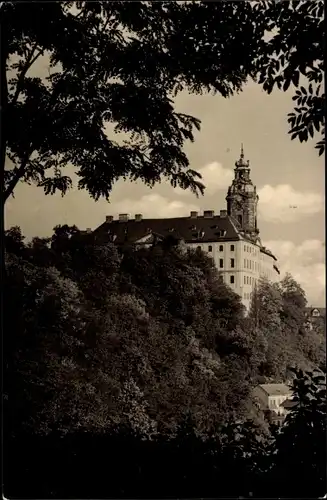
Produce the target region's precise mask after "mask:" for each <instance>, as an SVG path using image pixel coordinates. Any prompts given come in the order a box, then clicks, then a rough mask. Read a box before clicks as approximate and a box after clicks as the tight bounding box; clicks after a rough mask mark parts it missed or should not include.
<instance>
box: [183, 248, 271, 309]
mask: <svg viewBox="0 0 327 500" xmlns="http://www.w3.org/2000/svg"><path fill="white" fill-rule="evenodd" d="M232 245H233V246H234V250H232V249H231V248H232ZM188 246H189V247H191V248H197V247H200V248H201V250H202V251H203V252H205V253H207V254H208V255H209V256H211V257H212V258H213V259H214V262H215V265H216V267H217V269H218V270H219V271H220V272H221V273H222V275H223V278H224V281H225V283H226V284H227V285H229V286H230V287H231V288H232V290H234V291H235V292H236V293H237V294H238V295H240V297H241V298H242V303H243V304H244V305H245V307H246V308H247V309H249V307H250V303H251V294H252V292H253V290H254V288H255V285H256V284H257V283H258V280H259V278H260V277H261V276H265V277H267V278H268V279H269V280H271V281H277V280H278V273H277V272H276V271H275V270H274V268H273V265H274V264H275V260H274V259H273V257H271V256H270V255H267V254H264V253H263V252H260V247H259V246H258V245H254V244H252V243H249V242H247V241H243V240H240V241H228V242H222V243H219V242H212V243H189V244H188ZM210 247H211V249H212V250H211V251H210ZM221 249H222V250H221ZM221 259H222V260H223V267H220V260H221ZM231 259H234V266H235V267H234V268H233V267H232V265H231V264H232V262H231ZM231 276H233V277H234V283H231Z"/></svg>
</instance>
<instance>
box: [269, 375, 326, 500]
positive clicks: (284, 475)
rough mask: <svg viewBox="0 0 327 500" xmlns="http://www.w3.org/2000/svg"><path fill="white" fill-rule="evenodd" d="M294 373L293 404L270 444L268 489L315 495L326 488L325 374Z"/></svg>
mask: <svg viewBox="0 0 327 500" xmlns="http://www.w3.org/2000/svg"><path fill="white" fill-rule="evenodd" d="M294 373H295V379H294V381H293V387H292V389H293V393H294V395H293V400H294V401H295V402H296V405H295V406H294V407H293V408H292V409H291V411H290V413H289V414H288V415H287V417H286V422H285V424H284V426H283V427H282V429H281V431H280V433H279V434H277V438H276V442H275V443H274V446H273V450H272V451H273V453H272V455H271V459H272V469H271V472H270V473H269V475H268V477H269V476H270V478H269V479H270V481H269V482H270V488H269V489H270V493H271V494H272V495H274V494H276V496H280V495H281V496H286V497H294V498H296V497H298V496H306V495H308V496H311V497H315V498H317V497H321V496H323V495H324V494H325V488H326V446H325V438H326V375H325V374H324V373H323V372H321V371H316V372H303V371H301V370H294ZM276 479H277V481H276ZM277 485H278V486H277Z"/></svg>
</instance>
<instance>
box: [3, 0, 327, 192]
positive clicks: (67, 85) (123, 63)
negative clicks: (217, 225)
mask: <svg viewBox="0 0 327 500" xmlns="http://www.w3.org/2000/svg"><path fill="white" fill-rule="evenodd" d="M322 9H323V7H322V2H321V1H317V2H297V3H295V2H281V3H277V4H276V2H234V3H231V2H204V1H202V2H177V1H172V2H52V3H42V2H33V3H28V4H27V3H25V2H20V3H16V2H7V3H3V4H2V5H1V10H0V16H1V72H0V75H1V118H2V127H1V129H2V148H1V168H2V171H4V180H5V182H4V187H5V189H4V200H6V199H8V197H9V196H10V195H12V194H13V192H14V189H15V186H16V185H17V183H18V182H19V181H24V182H33V183H36V184H37V185H39V186H41V187H43V188H44V190H45V193H47V194H52V193H54V192H55V191H57V190H59V191H61V193H62V194H65V192H66V191H67V189H69V187H70V186H71V185H72V179H71V177H70V175H65V174H67V172H65V170H64V167H66V166H67V165H72V166H73V167H74V169H75V171H76V173H77V175H78V177H79V183H78V187H79V188H80V189H87V190H88V192H89V193H90V195H91V196H92V197H93V198H95V199H98V198H99V197H101V196H104V197H105V198H107V199H108V197H109V195H110V192H111V189H112V186H113V184H114V182H116V181H117V180H118V179H119V178H129V179H131V180H136V179H141V180H142V181H143V182H145V183H146V184H147V185H149V186H153V185H154V184H156V183H158V182H160V180H161V179H162V178H163V177H166V178H168V179H169V181H170V182H171V184H172V185H173V186H176V185H178V186H180V187H182V188H184V189H187V188H189V189H191V190H192V191H193V192H195V193H203V189H204V186H203V185H202V183H201V181H200V176H199V174H197V173H196V172H195V171H194V170H192V169H191V168H190V166H189V161H188V159H187V157H186V155H185V153H184V152H183V145H184V143H185V141H188V140H191V141H193V139H194V136H193V133H194V129H199V127H200V122H199V120H198V119H196V118H194V117H192V116H188V115H185V114H182V113H178V112H176V110H175V109H174V101H173V98H174V96H175V95H176V94H177V93H178V92H180V91H182V90H188V91H189V92H194V93H202V92H214V93H219V94H220V95H222V96H223V97H229V96H232V95H233V94H235V92H238V91H240V90H241V89H242V87H243V85H244V84H245V83H246V81H247V79H248V77H253V78H257V77H258V76H259V78H260V79H259V82H261V83H263V85H264V89H265V90H267V91H268V92H270V91H271V89H272V88H273V86H274V83H277V85H278V86H279V88H281V89H282V90H286V89H287V88H288V86H289V85H290V82H291V81H292V82H293V84H294V85H295V86H296V87H299V85H301V87H300V88H299V90H298V91H297V94H296V99H297V101H298V103H297V104H298V107H297V108H295V115H291V116H290V118H289V120H290V123H291V126H292V129H291V132H292V138H293V137H296V136H298V137H299V139H300V140H301V141H303V140H306V139H307V138H308V133H309V134H310V135H311V136H313V134H314V129H316V131H319V130H320V129H321V127H322V126H323V116H322V109H323V106H324V94H323V93H322V90H321V86H320V85H319V84H320V83H321V80H322V71H323V70H322V61H323V58H322V53H323V52H322V51H323V45H322V43H321V42H322V41H323V32H322V21H321V16H322ZM272 30H275V31H276V30H278V34H277V35H276V36H273V37H272V38H271V39H270V41H267V39H266V38H265V37H264V35H265V33H266V32H271V31H272ZM273 34H274V32H273ZM41 62H42V64H43V65H44V67H45V68H47V69H48V76H46V77H44V78H40V77H38V76H35V73H37V71H35V68H36V67H37V65H38V64H39V63H41ZM33 71H34V73H33ZM300 73H301V74H302V75H306V76H307V78H309V80H311V85H310V86H309V88H308V89H305V87H303V85H302V82H301V81H300V78H299V76H300ZM316 84H317V85H316ZM299 106H300V107H299ZM110 129H113V132H118V133H120V132H123V133H125V134H126V135H125V141H124V142H119V141H118V140H114V135H110V136H109V135H108V132H109V130H110ZM323 147H324V143H323V142H320V143H319V150H320V152H322V151H323ZM5 164H6V168H5Z"/></svg>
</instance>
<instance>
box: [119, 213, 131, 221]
mask: <svg viewBox="0 0 327 500" xmlns="http://www.w3.org/2000/svg"><path fill="white" fill-rule="evenodd" d="M118 219H119V222H127V221H128V219H129V215H128V214H119V217H118Z"/></svg>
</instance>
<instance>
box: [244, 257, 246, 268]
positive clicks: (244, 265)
mask: <svg viewBox="0 0 327 500" xmlns="http://www.w3.org/2000/svg"><path fill="white" fill-rule="evenodd" d="M244 267H246V259H244Z"/></svg>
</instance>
